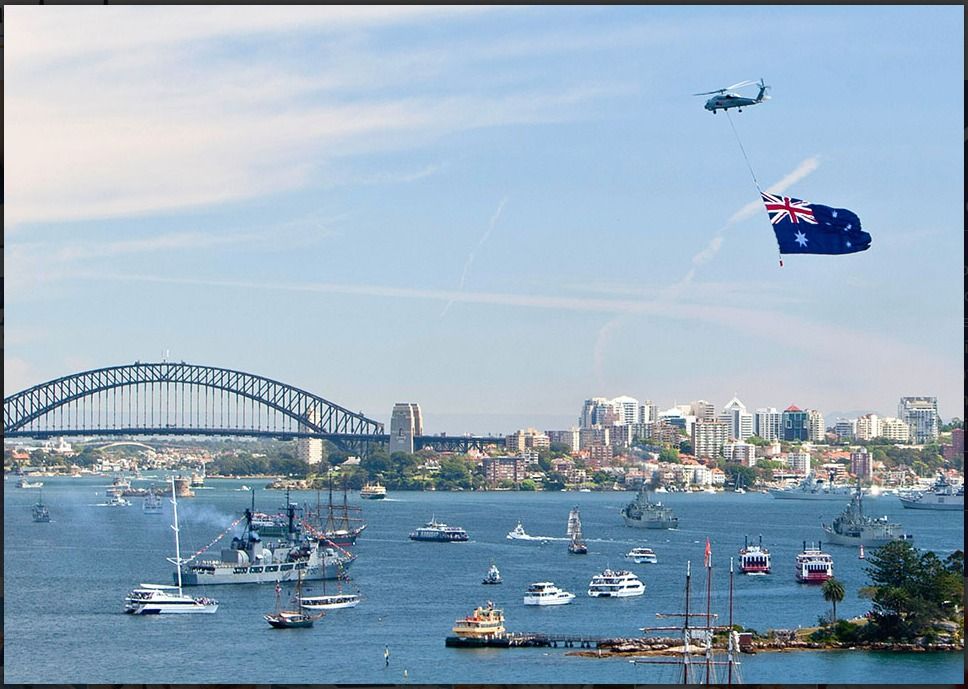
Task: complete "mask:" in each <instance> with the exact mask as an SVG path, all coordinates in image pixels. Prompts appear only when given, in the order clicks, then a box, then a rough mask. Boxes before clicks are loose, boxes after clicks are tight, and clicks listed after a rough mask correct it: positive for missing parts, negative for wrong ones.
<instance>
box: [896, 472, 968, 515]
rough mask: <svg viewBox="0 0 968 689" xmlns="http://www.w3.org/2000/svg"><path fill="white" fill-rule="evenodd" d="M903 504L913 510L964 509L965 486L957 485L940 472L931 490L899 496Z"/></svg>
mask: <svg viewBox="0 0 968 689" xmlns="http://www.w3.org/2000/svg"><path fill="white" fill-rule="evenodd" d="M899 497H900V500H901V505H903V506H904V507H906V508H908V509H911V510H964V509H965V486H964V484H962V485H960V486H955V485H954V484H952V483H951V482H949V481H948V479H947V477H946V476H945V475H944V474H938V478H937V480H936V481H935V482H934V485H933V486H931V488H930V490H927V491H923V492H920V493H915V494H914V495H905V496H899Z"/></svg>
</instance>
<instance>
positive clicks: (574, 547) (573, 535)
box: [566, 507, 588, 555]
mask: <svg viewBox="0 0 968 689" xmlns="http://www.w3.org/2000/svg"><path fill="white" fill-rule="evenodd" d="M566 535H567V536H568V538H569V539H571V540H570V543H568V552H569V553H572V554H574V555H587V554H588V546H587V545H585V540H584V538H583V537H582V533H581V516H580V515H579V513H578V508H577V507H573V508H572V510H571V512H569V513H568V530H567V532H566Z"/></svg>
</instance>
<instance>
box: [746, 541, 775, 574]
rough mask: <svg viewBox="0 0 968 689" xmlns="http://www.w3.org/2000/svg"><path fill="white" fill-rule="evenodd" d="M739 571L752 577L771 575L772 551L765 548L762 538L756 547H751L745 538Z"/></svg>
mask: <svg viewBox="0 0 968 689" xmlns="http://www.w3.org/2000/svg"><path fill="white" fill-rule="evenodd" d="M739 571H740V572H742V573H743V574H750V575H758V574H769V573H770V551H769V550H767V549H766V548H764V547H763V537H762V536H760V542H759V543H757V544H754V545H750V543H749V539H748V538H744V544H743V547H742V548H740V551H739Z"/></svg>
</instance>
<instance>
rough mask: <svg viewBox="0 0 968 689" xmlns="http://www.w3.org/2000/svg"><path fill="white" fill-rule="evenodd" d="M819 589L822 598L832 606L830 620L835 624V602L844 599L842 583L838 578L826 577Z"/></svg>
mask: <svg viewBox="0 0 968 689" xmlns="http://www.w3.org/2000/svg"><path fill="white" fill-rule="evenodd" d="M821 591H822V592H823V599H824V600H825V601H827V602H828V603H832V604H833V606H834V610H833V616H832V618H831V621H832V622H833V623H834V624H837V603H839V602H840V601H842V600H843V599H844V585H843V583H842V582H841V581H840V580H839V579H828V580H827V581H825V582H824V584H823V588H822V589H821Z"/></svg>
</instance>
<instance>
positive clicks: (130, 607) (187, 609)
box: [124, 480, 218, 615]
mask: <svg viewBox="0 0 968 689" xmlns="http://www.w3.org/2000/svg"><path fill="white" fill-rule="evenodd" d="M171 506H172V527H171V528H172V529H173V530H174V532H175V557H174V559H172V558H168V561H169V562H170V563H172V564H173V565H175V583H176V585H175V586H167V585H164V584H141V585H140V586H139V587H138V588H136V589H134V590H133V591H131V592H130V593H129V594H128V595H127V597H125V599H124V612H126V613H127V614H129V615H171V614H180V615H184V614H188V613H209V614H210V613H214V612H215V611H216V610H218V601H217V600H213V599H211V598H205V597H201V596H199V597H195V596H188V595H185V594H184V593H183V592H182V578H181V568H182V565H183V564H184V560H182V558H181V548H180V546H179V542H178V500H177V498H176V497H175V482H174V480H172V486H171Z"/></svg>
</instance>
